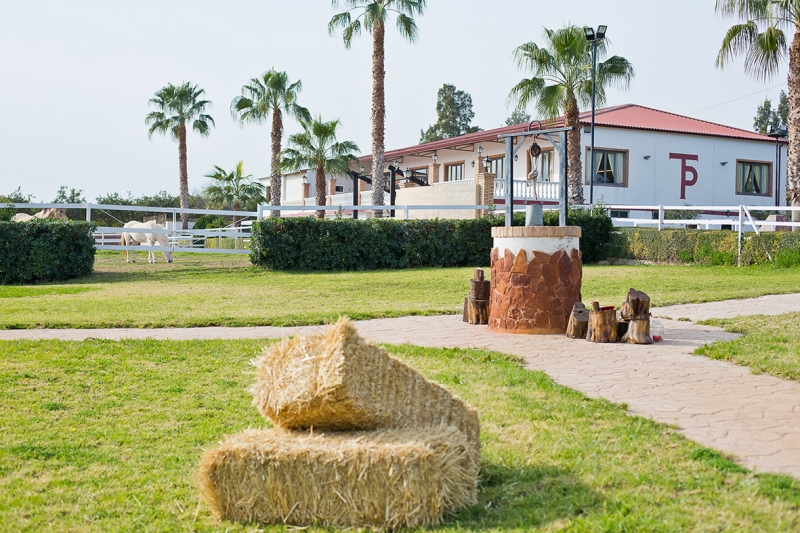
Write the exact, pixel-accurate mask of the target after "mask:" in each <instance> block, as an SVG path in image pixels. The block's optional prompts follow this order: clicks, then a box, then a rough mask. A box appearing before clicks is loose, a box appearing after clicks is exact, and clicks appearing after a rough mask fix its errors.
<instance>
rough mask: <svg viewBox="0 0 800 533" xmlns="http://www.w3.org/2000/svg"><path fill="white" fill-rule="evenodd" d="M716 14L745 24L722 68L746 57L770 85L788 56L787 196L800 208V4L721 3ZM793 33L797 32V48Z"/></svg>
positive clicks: (734, 34) (725, 50)
mask: <svg viewBox="0 0 800 533" xmlns="http://www.w3.org/2000/svg"><path fill="white" fill-rule="evenodd" d="M716 10H717V13H720V14H721V15H722V16H725V17H735V18H737V19H739V21H740V23H739V24H735V25H733V26H731V28H730V29H729V30H728V32H727V33H726V34H725V37H724V38H723V40H722V45H721V46H720V50H719V54H717V67H719V68H725V67H726V66H727V65H728V64H729V63H730V62H731V61H733V60H734V58H736V57H737V56H739V55H744V57H745V63H744V70H745V72H747V73H748V74H750V75H751V76H753V77H754V78H756V79H760V80H763V81H767V80H770V79H774V78H775V76H776V75H777V74H778V72H779V69H780V66H781V64H782V63H783V62H784V61H785V59H786V57H787V55H788V58H789V78H788V85H789V94H788V98H787V102H786V106H785V107H787V108H788V113H787V115H788V120H787V126H788V130H789V154H788V156H787V161H786V197H787V202H788V203H789V204H790V205H792V206H794V207H797V206H800V31H798V30H800V5H799V3H798V1H797V0H717V4H716ZM787 33H793V34H794V35H793V37H792V42H791V45H789V42H788V38H787ZM778 108H779V110H780V105H779V106H778ZM792 222H800V211H793V212H792ZM794 231H800V227H798V228H794Z"/></svg>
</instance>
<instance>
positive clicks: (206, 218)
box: [194, 215, 228, 229]
mask: <svg viewBox="0 0 800 533" xmlns="http://www.w3.org/2000/svg"><path fill="white" fill-rule="evenodd" d="M227 225H228V224H227V223H226V222H225V217H223V216H221V215H203V216H201V217H200V218H198V219H197V222H195V223H194V229H216V228H224V227H225V226H227Z"/></svg>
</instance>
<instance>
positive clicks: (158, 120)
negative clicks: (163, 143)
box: [145, 82, 214, 229]
mask: <svg viewBox="0 0 800 533" xmlns="http://www.w3.org/2000/svg"><path fill="white" fill-rule="evenodd" d="M204 93H205V90H203V89H200V88H199V87H198V86H197V85H193V84H192V83H191V82H184V83H182V84H180V85H173V84H171V83H170V84H169V85H167V86H166V87H164V88H163V89H161V90H159V91H158V92H157V93H156V94H155V96H154V97H153V98H151V99H150V104H151V105H153V106H155V108H156V111H152V112H150V113H148V115H147V118H145V124H149V125H150V129H149V130H147V137H148V138H152V137H153V133H156V132H158V133H161V134H164V135H166V134H167V133H169V135H170V136H172V138H173V139H174V140H177V141H178V166H179V168H180V187H181V208H183V209H188V208H189V167H188V164H187V162H186V129H187V127H189V126H190V125H191V128H192V129H193V130H194V131H195V132H197V133H199V134H200V136H201V137H208V134H209V131H210V129H211V126H214V119H213V118H211V116H210V115H207V114H205V111H206V108H207V107H211V102H210V101H208V100H200V97H201V96H203V94H204ZM181 227H182V228H183V229H187V228H188V227H189V215H188V214H186V213H181Z"/></svg>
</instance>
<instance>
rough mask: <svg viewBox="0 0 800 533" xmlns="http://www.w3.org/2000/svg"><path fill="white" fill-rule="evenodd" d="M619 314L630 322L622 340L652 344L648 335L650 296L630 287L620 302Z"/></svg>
mask: <svg viewBox="0 0 800 533" xmlns="http://www.w3.org/2000/svg"><path fill="white" fill-rule="evenodd" d="M621 315H622V318H623V319H624V320H627V321H629V322H630V325H629V326H628V331H627V332H626V333H625V335H624V336H623V337H622V342H625V343H628V344H653V339H652V338H651V337H650V297H649V296H648V295H647V294H645V293H643V292H642V291H637V290H636V289H631V290H629V291H628V296H627V297H626V298H625V301H624V302H623V303H622V309H621Z"/></svg>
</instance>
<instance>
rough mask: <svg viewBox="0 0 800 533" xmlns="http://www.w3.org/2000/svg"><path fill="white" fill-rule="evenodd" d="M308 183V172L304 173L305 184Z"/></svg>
mask: <svg viewBox="0 0 800 533" xmlns="http://www.w3.org/2000/svg"><path fill="white" fill-rule="evenodd" d="M307 183H308V174H303V185H305V184H307Z"/></svg>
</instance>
